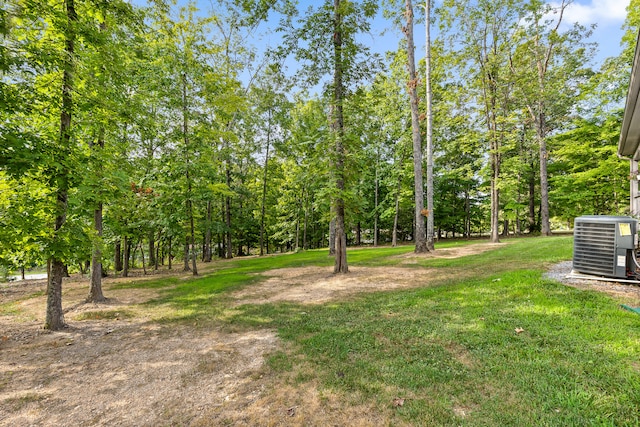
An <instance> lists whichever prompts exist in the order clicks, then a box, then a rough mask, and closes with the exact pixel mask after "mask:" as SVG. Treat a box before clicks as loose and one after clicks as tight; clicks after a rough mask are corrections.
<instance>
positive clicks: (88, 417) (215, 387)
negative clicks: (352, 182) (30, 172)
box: [0, 245, 491, 426]
mask: <svg viewBox="0 0 640 427" xmlns="http://www.w3.org/2000/svg"><path fill="white" fill-rule="evenodd" d="M490 248H491V247H490V246H489V245H471V247H464V248H460V249H453V250H442V253H438V254H437V255H435V256H452V257H453V256H456V255H457V256H463V255H470V254H473V253H480V252H482V251H484V250H488V249H490ZM427 256H434V255H427ZM412 257H413V255H411V256H407V257H406V259H407V260H408V262H411V259H412ZM203 267H204V266H203ZM174 274H176V273H174ZM437 274H438V273H437V272H436V271H435V270H428V269H424V268H419V267H415V268H414V267H409V266H407V267H405V268H397V267H396V268H386V267H385V268H382V267H381V268H358V267H352V269H351V272H350V273H349V274H348V275H345V276H339V277H338V276H334V275H333V274H331V269H327V268H316V267H308V268H300V269H281V270H273V271H271V272H268V273H267V275H268V276H269V277H268V279H267V280H265V281H264V282H261V283H260V284H258V285H256V286H252V287H247V288H245V289H244V290H243V291H240V292H236V293H235V294H232V297H233V298H235V300H236V301H235V304H238V305H239V304H246V303H256V302H277V301H292V302H297V303H311V304H320V303H325V302H327V301H330V300H335V299H339V298H345V297H348V296H350V295H354V294H356V293H361V292H373V291H380V290H390V289H399V288H412V287H418V286H426V285H428V284H429V282H430V281H431V280H434V279H435V278H437V277H438V276H437ZM178 276H182V277H185V278H186V277H188V275H185V274H178ZM153 278H156V279H157V278H158V276H157V275H155V276H148V277H135V278H134V279H125V278H109V279H107V280H106V281H105V283H104V286H103V287H104V290H105V295H106V296H107V297H108V298H109V300H108V302H107V303H106V304H99V305H98V304H85V303H84V302H83V301H84V298H85V297H86V295H87V293H88V280H87V279H86V278H85V279H83V278H72V279H68V280H67V281H65V283H64V287H63V290H64V291H63V302H64V309H65V318H66V320H67V322H68V323H69V325H70V328H69V329H67V330H65V331H62V332H55V333H50V332H48V331H44V330H43V329H42V325H43V323H44V313H45V303H46V296H45V289H46V282H45V281H28V282H14V283H11V284H0V304H1V305H2V307H3V311H2V312H3V313H4V315H0V426H31V425H39V426H58V425H92V426H94V425H95V426H107V425H108V426H111V425H126V426H157V425H192V426H217V425H318V426H321V425H354V426H358V425H363V426H364V425H388V424H389V423H394V424H395V425H402V423H401V422H400V421H399V420H398V419H396V418H394V414H393V409H392V408H391V406H390V407H389V408H377V407H373V406H371V405H369V404H361V403H357V402H356V403H353V402H348V403H345V400H344V399H343V396H339V395H335V394H332V393H330V392H328V391H326V390H324V391H322V390H320V389H319V388H318V386H317V384H315V383H314V382H313V381H304V382H299V381H296V380H295V379H292V378H289V377H287V375H289V374H287V375H284V376H280V375H279V374H278V373H275V372H274V371H273V370H271V369H269V368H268V367H267V366H266V364H265V360H266V356H267V355H269V354H273V353H274V352H275V351H276V350H278V349H279V348H281V346H282V344H281V343H280V342H279V341H278V340H277V337H276V334H275V332H274V331H271V330H252V331H243V332H237V331H236V332H229V330H226V329H222V328H220V327H217V326H215V325H210V326H208V327H203V326H202V325H199V326H195V325H194V326H191V325H185V324H180V325H176V324H164V323H159V322H156V321H154V320H153V316H151V314H150V313H149V312H148V311H147V308H146V306H144V305H141V304H143V303H144V302H146V301H149V300H152V299H154V298H156V297H157V296H158V295H159V291H157V290H154V289H135V288H134V289H126V288H119V287H118V286H117V285H118V284H119V283H120V282H122V281H124V280H147V279H153ZM452 352H457V349H452ZM458 353H459V352H458ZM296 372H299V370H298V369H297V368H296Z"/></svg>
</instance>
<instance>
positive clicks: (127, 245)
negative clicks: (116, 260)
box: [122, 235, 131, 277]
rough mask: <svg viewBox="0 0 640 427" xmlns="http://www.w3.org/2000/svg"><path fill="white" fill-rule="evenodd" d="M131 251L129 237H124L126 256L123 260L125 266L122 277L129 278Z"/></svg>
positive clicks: (124, 255) (123, 256)
mask: <svg viewBox="0 0 640 427" xmlns="http://www.w3.org/2000/svg"><path fill="white" fill-rule="evenodd" d="M130 249H131V243H130V242H129V237H127V236H126V235H125V236H124V254H123V255H122V259H123V260H124V266H123V267H122V277H129V251H130Z"/></svg>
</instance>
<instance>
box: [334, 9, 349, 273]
mask: <svg viewBox="0 0 640 427" xmlns="http://www.w3.org/2000/svg"><path fill="white" fill-rule="evenodd" d="M340 1H341V0H333V66H334V69H333V105H332V110H333V111H332V112H333V115H332V116H333V117H332V119H333V120H332V124H331V125H332V130H333V134H334V138H335V163H334V169H335V176H336V190H337V195H336V196H335V198H334V201H333V210H334V213H335V215H336V237H335V242H336V243H335V244H336V254H335V263H334V266H333V272H334V274H336V273H348V272H349V266H348V265H347V236H346V231H345V223H344V214H345V213H344V198H343V197H344V196H343V193H344V190H345V177H344V158H345V149H344V116H343V110H342V103H343V100H344V83H343V80H342V79H343V66H344V64H343V63H342V61H343V56H342V49H343V46H342V32H343V28H342V25H343V22H342V13H341V6H340Z"/></svg>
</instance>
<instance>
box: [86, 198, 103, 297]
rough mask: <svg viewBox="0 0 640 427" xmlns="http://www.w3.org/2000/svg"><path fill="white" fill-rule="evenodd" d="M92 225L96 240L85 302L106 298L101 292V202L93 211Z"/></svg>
mask: <svg viewBox="0 0 640 427" xmlns="http://www.w3.org/2000/svg"><path fill="white" fill-rule="evenodd" d="M93 226H94V229H95V231H96V234H97V237H98V241H97V242H94V243H93V253H92V255H91V279H90V281H89V296H87V300H86V302H104V301H105V300H106V298H105V297H104V295H103V294H102V203H98V208H97V209H96V210H95V211H94V212H93Z"/></svg>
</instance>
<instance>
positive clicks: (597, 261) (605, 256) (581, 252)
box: [573, 222, 616, 274]
mask: <svg viewBox="0 0 640 427" xmlns="http://www.w3.org/2000/svg"><path fill="white" fill-rule="evenodd" d="M574 246H575V247H574V252H573V268H574V269H575V270H578V271H582V272H584V273H595V274H603V273H604V274H614V273H615V253H616V225H615V224H598V223H584V222H580V223H576V226H575V229H574Z"/></svg>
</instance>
